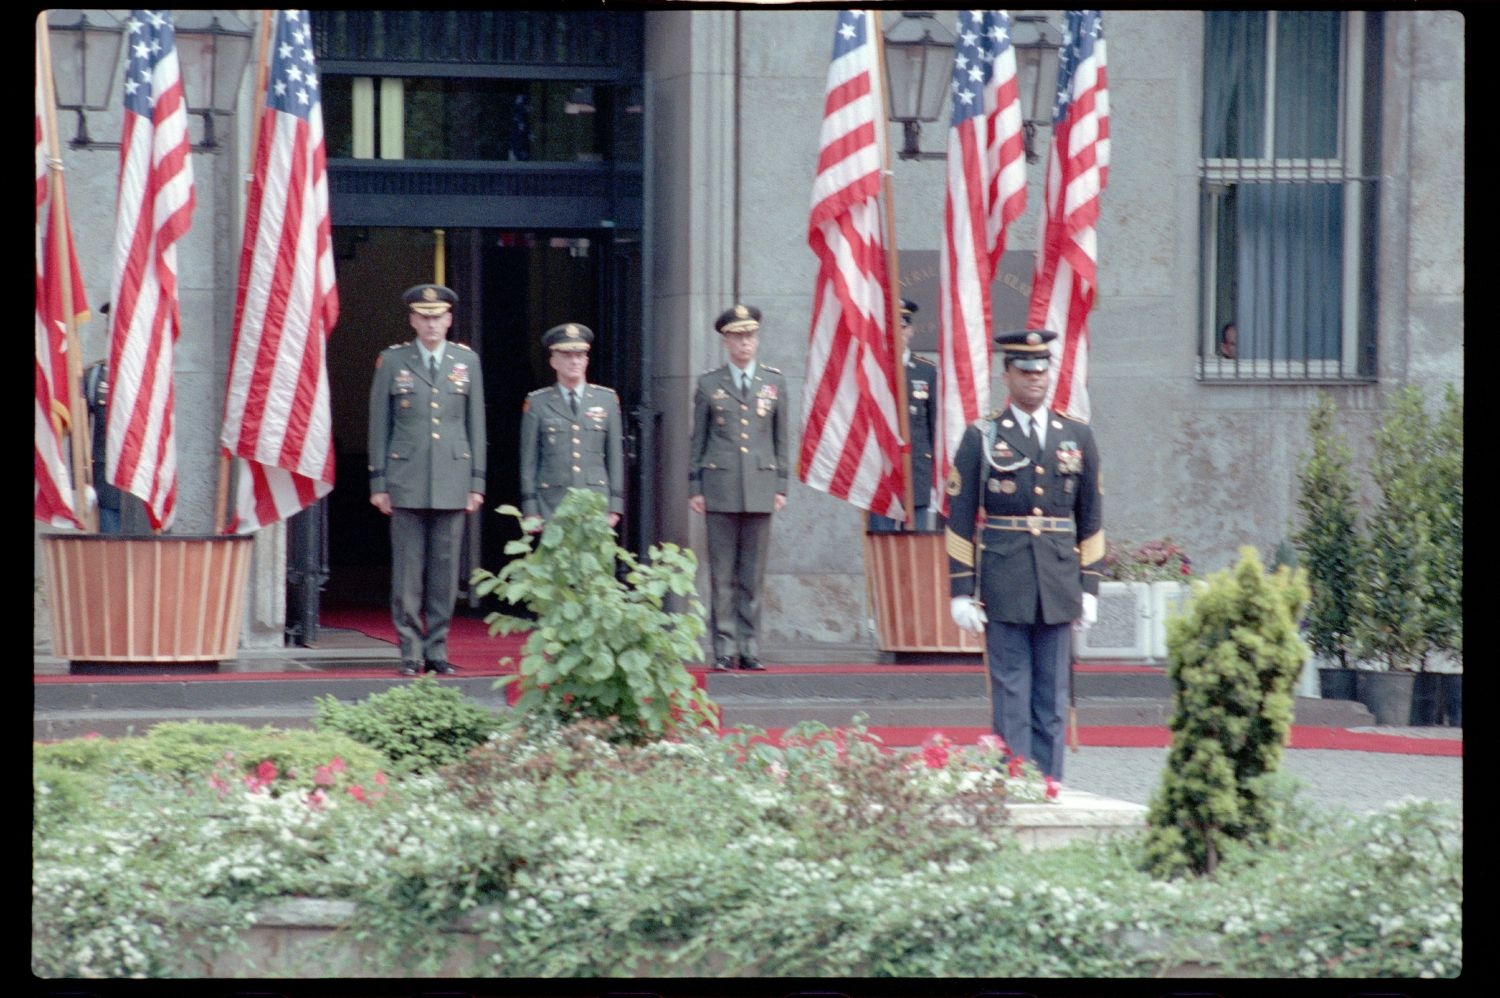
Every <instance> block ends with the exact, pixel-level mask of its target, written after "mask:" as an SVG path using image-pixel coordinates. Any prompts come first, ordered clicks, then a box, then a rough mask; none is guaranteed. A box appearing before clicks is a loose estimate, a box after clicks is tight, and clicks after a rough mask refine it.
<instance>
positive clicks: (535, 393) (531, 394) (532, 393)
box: [526, 385, 557, 398]
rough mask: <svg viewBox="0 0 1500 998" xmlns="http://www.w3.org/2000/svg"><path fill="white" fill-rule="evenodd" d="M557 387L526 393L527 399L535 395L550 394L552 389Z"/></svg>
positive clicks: (550, 386)
mask: <svg viewBox="0 0 1500 998" xmlns="http://www.w3.org/2000/svg"><path fill="white" fill-rule="evenodd" d="M556 387H557V386H556V385H548V386H547V387H546V388H537V389H533V390H532V391H529V392H527V393H526V397H527V398H531V397H532V396H533V395H541V394H542V393H544V392H550V391H551V390H552V389H554V388H556Z"/></svg>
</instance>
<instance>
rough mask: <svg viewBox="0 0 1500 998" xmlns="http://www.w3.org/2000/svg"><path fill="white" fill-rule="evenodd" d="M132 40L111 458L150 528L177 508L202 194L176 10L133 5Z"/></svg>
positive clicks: (164, 523)
mask: <svg viewBox="0 0 1500 998" xmlns="http://www.w3.org/2000/svg"><path fill="white" fill-rule="evenodd" d="M125 45H126V48H127V53H126V56H127V60H128V61H127V62H126V65H125V115H124V118H125V126H124V132H123V136H122V138H121V140H120V188H119V200H118V202H117V204H116V207H115V254H114V258H115V274H114V283H113V284H112V285H111V290H112V292H113V293H112V295H111V302H112V305H111V309H110V320H111V321H110V351H109V375H110V377H109V383H110V399H109V423H108V425H109V430H108V434H107V436H106V438H105V461H106V468H107V473H108V476H109V480H110V482H112V483H113V484H114V485H116V486H118V487H119V488H120V489H121V490H122V491H125V492H129V493H131V494H132V495H135V496H138V497H140V498H141V499H142V500H143V501H144V502H145V504H146V514H147V516H148V518H149V519H150V521H151V526H152V528H153V529H156V530H164V529H166V528H167V527H170V526H171V525H172V520H173V518H174V516H175V515H176V512H177V441H176V429H175V417H174V413H173V409H174V406H175V404H176V401H175V398H174V395H173V391H172V355H173V350H174V347H175V344H176V342H177V334H178V329H179V325H180V321H179V314H178V304H177V246H176V243H177V240H178V239H180V238H182V236H183V235H185V234H186V233H187V230H188V227H189V226H190V225H191V224H192V218H193V206H194V204H195V203H196V195H195V193H194V190H193V167H192V163H191V161H190V159H189V154H188V130H187V105H186V103H185V102H184V99H183V91H182V74H181V72H180V71H179V68H178V62H177V46H176V44H175V38H174V34H173V30H172V15H171V12H170V11H165V10H133V11H131V12H130V18H129V20H128V21H126V22H125Z"/></svg>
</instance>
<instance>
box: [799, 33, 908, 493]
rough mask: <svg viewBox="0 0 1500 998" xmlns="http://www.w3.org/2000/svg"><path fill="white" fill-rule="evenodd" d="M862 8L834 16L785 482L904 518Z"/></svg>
mask: <svg viewBox="0 0 1500 998" xmlns="http://www.w3.org/2000/svg"><path fill="white" fill-rule="evenodd" d="M879 42H880V33H879V30H878V27H877V25H876V21H875V15H874V12H873V11H868V10H846V11H841V12H840V13H839V16H838V22H837V25H836V28H835V31H834V39H833V60H832V62H831V63H830V64H829V67H828V89H827V95H826V97H825V99H824V106H823V127H822V133H821V138H820V141H819V148H818V171H817V176H816V177H815V178H814V180H813V195H812V211H811V214H810V216H809V218H808V225H807V242H808V245H809V246H811V247H812V250H813V253H814V254H816V255H817V258H818V275H817V284H816V287H815V289H814V293H813V320H812V330H811V332H810V333H809V336H808V348H807V374H806V382H805V383H804V385H803V393H802V447H801V451H800V454H799V457H798V462H797V476H798V477H799V478H800V479H801V480H802V481H804V482H806V483H807V484H808V485H809V486H811V487H812V488H815V489H818V490H820V491H823V492H827V493H828V494H829V495H831V496H835V497H837V498H839V499H845V500H848V501H849V502H851V503H853V504H854V505H856V506H858V507H860V508H861V509H867V510H869V511H870V512H872V513H878V514H880V515H882V516H888V517H891V518H893V519H904V518H905V515H906V514H905V512H904V511H903V508H902V493H903V492H904V490H905V485H904V481H903V474H904V472H903V471H902V461H901V447H902V443H901V436H900V425H901V424H900V422H899V414H898V413H897V411H896V397H897V396H896V390H897V389H896V356H895V348H894V345H893V344H892V342H891V329H890V321H891V309H890V278H889V276H888V274H887V270H886V267H887V263H886V249H885V241H884V236H883V234H882V230H881V218H880V201H879V195H880V189H881V171H882V170H883V169H884V168H885V143H886V134H885V118H886V109H885V99H884V96H883V94H882V87H881V79H880V63H879V48H878V46H879Z"/></svg>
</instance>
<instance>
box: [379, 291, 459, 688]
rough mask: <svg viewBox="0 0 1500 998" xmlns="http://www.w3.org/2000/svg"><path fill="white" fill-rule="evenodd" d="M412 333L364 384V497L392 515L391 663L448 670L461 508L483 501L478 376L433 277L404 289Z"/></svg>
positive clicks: (406, 669)
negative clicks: (455, 337)
mask: <svg viewBox="0 0 1500 998" xmlns="http://www.w3.org/2000/svg"><path fill="white" fill-rule="evenodd" d="M402 300H403V301H404V302H405V303H406V306H407V309H408V316H409V321H410V323H411V327H412V329H414V330H415V331H416V334H417V338H416V339H415V340H411V341H408V342H406V343H398V344H397V345H395V346H392V347H387V348H386V349H385V350H384V351H382V352H381V354H380V356H379V357H378V358H376V360H375V379H374V381H373V382H372V383H371V385H370V444H369V446H370V504H371V505H373V506H374V507H375V508H376V509H378V510H380V511H381V512H382V513H384V514H385V515H386V516H389V517H390V518H391V620H392V622H393V623H394V624H395V626H396V634H397V636H398V638H399V641H400V645H401V665H400V668H399V669H397V672H398V673H399V674H400V675H403V676H415V675H418V674H419V673H421V672H422V671H424V670H425V671H427V672H436V673H438V674H440V675H451V674H452V673H454V672H456V671H457V670H456V669H455V668H454V667H453V664H452V663H451V662H449V661H448V627H449V624H450V623H451V622H452V620H453V605H454V603H455V602H456V601H457V599H458V554H459V545H460V544H461V542H462V540H463V527H464V514H465V513H472V512H474V511H475V510H477V509H479V507H480V506H481V505H483V503H484V475H485V439H484V377H483V375H482V373H481V372H480V368H479V358H478V356H477V355H476V354H475V353H474V351H473V350H471V349H470V348H469V347H468V346H466V345H464V344H462V343H453V342H449V340H448V338H447V337H448V329H449V327H451V326H452V325H453V307H454V305H456V304H457V302H458V296H457V295H455V294H454V293H453V292H452V291H451V290H449V289H448V288H445V287H443V286H442V285H440V284H419V285H417V286H416V287H414V288H410V289H408V290H407V292H406V293H405V294H404V295H402Z"/></svg>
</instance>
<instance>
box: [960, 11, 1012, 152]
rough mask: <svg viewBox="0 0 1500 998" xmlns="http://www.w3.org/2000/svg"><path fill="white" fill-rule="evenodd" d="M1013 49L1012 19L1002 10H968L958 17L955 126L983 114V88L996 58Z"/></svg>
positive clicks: (992, 69)
mask: <svg viewBox="0 0 1500 998" xmlns="http://www.w3.org/2000/svg"><path fill="white" fill-rule="evenodd" d="M1008 48H1010V17H1009V15H1007V14H1006V13H1005V12H1004V11H1003V10H965V11H961V12H960V13H959V15H958V39H957V40H956V41H955V42H954V46H953V83H952V84H951V86H950V88H949V89H950V90H951V91H952V94H953V117H952V123H953V124H954V125H957V124H960V123H962V122H964V121H966V120H968V119H969V118H972V117H974V116H975V115H976V114H983V113H984V85H985V82H986V81H987V80H988V79H989V77H990V74H991V73H992V72H994V66H995V58H996V57H997V56H998V55H1000V54H1001V53H1002V52H1004V51H1005V50H1006V49H1008Z"/></svg>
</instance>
